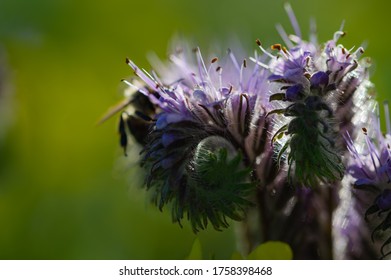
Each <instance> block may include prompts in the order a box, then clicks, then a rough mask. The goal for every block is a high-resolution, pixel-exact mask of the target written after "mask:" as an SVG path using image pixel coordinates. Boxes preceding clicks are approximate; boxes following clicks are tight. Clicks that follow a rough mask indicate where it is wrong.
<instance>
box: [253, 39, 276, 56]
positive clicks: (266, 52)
mask: <svg viewBox="0 0 391 280" xmlns="http://www.w3.org/2000/svg"><path fill="white" fill-rule="evenodd" d="M255 42H256V43H257V45H258V47H259V48H260V49H261V51H262V52H263V53H264V54H266V55H267V56H269V57H270V58H272V59H276V56H274V55H272V54H271V53H269V52H268V51H267V50H265V49H264V48H263V47H262V43H261V41H260V40H259V39H257V40H255Z"/></svg>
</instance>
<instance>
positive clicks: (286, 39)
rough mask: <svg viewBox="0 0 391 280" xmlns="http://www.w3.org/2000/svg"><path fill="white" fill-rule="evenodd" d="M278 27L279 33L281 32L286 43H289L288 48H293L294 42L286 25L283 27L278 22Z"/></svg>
mask: <svg viewBox="0 0 391 280" xmlns="http://www.w3.org/2000/svg"><path fill="white" fill-rule="evenodd" d="M276 29H277V32H278V34H280V37H281V38H282V40H283V41H284V43H285V45H287V46H288V48H290V49H291V48H293V47H294V45H293V44H292V42H291V40H289V37H288V34H287V33H286V31H285V29H284V27H282V25H281V24H277V25H276Z"/></svg>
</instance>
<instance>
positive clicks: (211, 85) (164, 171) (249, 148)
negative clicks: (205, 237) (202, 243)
mask: <svg viewBox="0 0 391 280" xmlns="http://www.w3.org/2000/svg"><path fill="white" fill-rule="evenodd" d="M169 59H170V62H169V63H168V64H165V63H161V62H160V63H158V64H159V65H158V66H160V68H164V69H165V71H162V72H159V70H158V72H157V73H155V72H154V71H152V72H151V74H149V73H148V72H146V71H144V70H143V69H140V68H138V67H137V66H136V65H135V64H134V63H133V62H132V61H130V60H127V63H128V64H129V66H130V67H131V68H132V69H133V71H134V73H135V75H137V76H138V77H139V78H140V79H141V80H142V81H143V82H144V83H145V86H143V87H138V91H139V92H141V93H142V94H144V97H147V99H148V104H149V105H151V106H150V110H149V114H148V116H145V114H143V113H142V112H140V111H138V116H139V117H142V119H143V121H146V122H148V123H149V126H148V129H149V135H148V137H147V138H146V140H145V144H144V145H143V150H142V152H141V155H142V159H141V165H142V166H143V167H144V168H145V169H146V172H147V176H146V187H147V188H148V189H150V190H151V191H152V193H153V201H154V202H155V203H156V205H157V206H158V207H159V209H161V210H162V209H163V207H165V206H166V205H167V204H170V205H171V207H172V218H173V220H174V221H176V222H179V223H180V222H181V220H182V219H183V218H188V219H189V220H190V222H191V224H192V228H193V230H194V231H198V230H199V229H203V228H205V227H206V226H207V224H208V222H210V223H211V224H212V225H213V227H214V228H216V229H220V228H221V227H227V226H228V223H227V220H226V218H227V217H228V218H231V219H234V220H241V219H242V218H243V217H244V215H245V209H246V207H248V206H249V205H250V204H251V202H250V201H249V200H248V194H249V193H250V192H251V191H253V190H254V183H253V179H252V175H251V171H252V168H251V167H250V166H251V164H252V163H253V162H255V161H256V158H257V157H258V156H259V155H260V154H261V153H262V152H263V151H264V147H265V143H266V140H265V138H266V137H267V135H268V134H267V133H266V132H265V131H264V127H265V125H267V120H266V114H267V108H265V105H264V104H266V102H265V98H266V95H265V92H268V91H267V89H266V87H268V85H269V84H268V81H267V73H266V70H265V69H263V68H262V67H260V66H259V63H261V62H260V61H258V62H259V63H257V64H252V65H247V62H246V60H245V56H243V57H242V59H241V60H237V58H236V56H235V55H234V53H233V52H232V51H230V50H228V53H227V55H226V57H223V58H222V59H221V60H220V59H219V58H217V57H211V58H210V59H209V60H207V62H205V60H204V58H203V56H202V55H201V51H200V49H199V48H196V49H193V50H191V49H189V48H186V47H185V48H181V49H180V50H179V51H176V52H174V53H172V54H171V55H170V57H169ZM157 68H158V69H159V67H157ZM127 83H128V84H129V85H131V86H132V84H131V83H130V82H127ZM152 109H153V110H152ZM151 113H152V114H151ZM125 122H126V121H125V120H124V121H123V129H122V128H121V123H120V134H121V131H123V133H122V134H124V138H126V132H127V129H125ZM124 143H125V140H124ZM124 146H125V147H126V145H124Z"/></svg>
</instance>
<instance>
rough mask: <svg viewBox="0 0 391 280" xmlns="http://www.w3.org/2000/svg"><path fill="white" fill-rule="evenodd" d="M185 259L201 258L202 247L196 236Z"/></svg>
mask: <svg viewBox="0 0 391 280" xmlns="http://www.w3.org/2000/svg"><path fill="white" fill-rule="evenodd" d="M186 259H187V260H202V247H201V242H200V240H199V239H198V238H196V239H195V240H194V242H193V246H191V251H190V254H189V255H188V256H187V258H186Z"/></svg>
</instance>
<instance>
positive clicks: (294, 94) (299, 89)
mask: <svg viewBox="0 0 391 280" xmlns="http://www.w3.org/2000/svg"><path fill="white" fill-rule="evenodd" d="M302 95H303V86H302V85H301V84H296V85H294V86H291V87H289V88H288V89H287V90H286V92H285V98H286V99H287V100H288V101H296V100H299V99H300V98H301V96H302Z"/></svg>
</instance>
